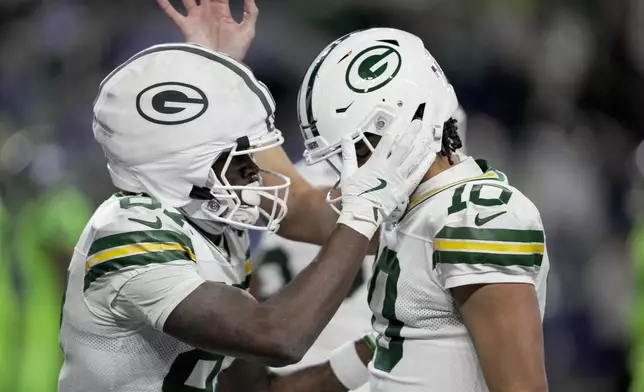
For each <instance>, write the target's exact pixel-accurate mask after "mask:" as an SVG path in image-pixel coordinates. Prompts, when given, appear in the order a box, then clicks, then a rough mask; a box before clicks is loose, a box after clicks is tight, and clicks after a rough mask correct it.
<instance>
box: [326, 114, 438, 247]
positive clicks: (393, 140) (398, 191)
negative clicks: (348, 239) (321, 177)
mask: <svg viewBox="0 0 644 392" xmlns="http://www.w3.org/2000/svg"><path fill="white" fill-rule="evenodd" d="M400 126H406V127H407V129H406V130H404V131H403V132H399V130H400ZM397 136H398V137H397ZM432 139H433V135H431V133H430V132H427V131H424V132H423V126H422V122H421V120H414V121H412V123H411V124H407V125H403V124H398V126H393V127H391V129H390V131H389V132H387V133H386V134H385V135H384V136H383V137H382V139H381V140H380V142H379V143H378V147H376V149H375V150H374V152H373V155H372V156H371V157H370V158H369V160H368V161H367V163H365V164H364V165H363V166H362V167H361V168H359V169H358V163H357V159H356V152H355V144H354V141H353V140H352V139H351V138H348V137H347V138H344V139H343V140H342V214H341V215H340V219H339V220H338V223H342V224H345V225H347V226H349V227H351V228H353V229H354V230H356V231H358V232H360V233H361V234H363V235H364V236H366V237H367V238H371V237H372V236H373V234H374V233H375V232H376V230H377V229H378V227H379V226H380V224H381V223H382V222H383V220H384V219H386V218H387V217H389V215H391V214H392V213H393V212H394V210H395V209H396V207H398V206H399V205H401V204H404V203H405V202H406V201H407V200H408V199H409V196H410V194H411V193H412V192H413V191H414V189H416V187H417V186H418V184H419V183H420V181H421V179H422V178H423V176H424V175H425V173H426V172H427V170H428V169H429V165H431V160H430V159H429V155H430V154H433V153H432V152H431V150H430V148H429V146H430V142H431V141H432Z"/></svg>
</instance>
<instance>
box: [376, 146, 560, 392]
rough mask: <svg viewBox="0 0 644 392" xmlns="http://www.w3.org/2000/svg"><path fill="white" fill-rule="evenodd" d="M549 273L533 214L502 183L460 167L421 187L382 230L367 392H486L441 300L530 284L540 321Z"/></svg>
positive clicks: (479, 165)
mask: <svg viewBox="0 0 644 392" xmlns="http://www.w3.org/2000/svg"><path fill="white" fill-rule="evenodd" d="M548 269H549V261H548V255H547V252H546V247H545V236H544V231H543V225H542V222H541V218H540V216H539V212H538V210H537V208H536V207H535V206H534V204H532V202H530V200H528V198H527V197H525V196H524V195H523V194H522V193H521V192H519V191H518V190H517V189H516V188H514V187H512V186H510V185H508V183H507V181H506V179H505V176H504V175H503V173H500V172H498V171H495V170H492V169H490V168H489V167H487V164H486V163H485V161H482V160H480V161H475V160H474V159H472V158H466V159H464V160H463V161H462V162H461V163H460V164H458V165H456V166H454V167H452V168H450V169H448V170H446V171H445V172H442V173H440V174H439V175H437V176H435V177H433V178H431V179H430V180H428V181H427V182H425V183H423V184H421V185H420V187H419V188H418V190H417V191H416V193H415V194H414V196H413V197H412V201H411V202H410V205H409V208H408V210H407V212H406V214H405V215H404V216H403V218H402V220H401V221H400V222H398V224H397V225H392V226H389V227H387V228H386V230H384V232H383V234H382V236H381V243H380V249H379V252H378V261H377V263H376V265H375V266H374V272H373V277H372V279H371V281H370V286H369V304H370V306H371V309H372V311H373V313H374V323H373V326H374V329H375V330H376V332H377V333H378V334H379V335H378V338H377V340H376V342H377V345H376V346H377V347H376V354H375V356H374V360H373V361H372V363H371V364H370V371H371V379H370V386H371V391H372V392H385V391H386V392H398V391H405V392H421V391H422V392H487V391H488V388H487V386H486V384H485V380H484V378H483V374H482V372H481V369H480V365H479V361H478V359H477V355H476V351H475V349H474V346H473V344H472V341H471V339H470V336H469V334H468V332H467V328H466V326H465V324H464V323H463V320H462V318H461V315H460V313H459V310H458V305H457V304H456V302H455V300H454V299H453V297H452V296H451V295H450V291H449V290H450V289H451V288H454V287H459V286H464V285H470V284H487V283H501V282H506V283H510V282H512V283H526V284H531V285H533V286H534V287H535V289H536V292H537V295H538V298H539V307H540V310H541V317H542V320H543V312H544V309H545V302H546V278H547V275H548Z"/></svg>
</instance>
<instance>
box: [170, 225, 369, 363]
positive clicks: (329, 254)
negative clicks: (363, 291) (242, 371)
mask: <svg viewBox="0 0 644 392" xmlns="http://www.w3.org/2000/svg"><path fill="white" fill-rule="evenodd" d="M368 246H369V241H368V240H367V238H366V237H365V236H363V235H362V234H360V233H358V232H356V231H354V230H353V229H351V228H349V227H347V226H344V225H337V226H336V227H335V229H334V230H333V232H332V233H331V236H330V237H329V240H328V242H327V243H326V244H325V245H324V246H323V247H322V249H321V250H320V253H318V255H317V257H316V258H315V259H314V260H313V261H312V262H311V263H310V264H309V265H308V266H307V267H306V268H305V269H304V270H303V271H302V272H300V273H299V274H298V276H297V277H296V278H295V279H294V280H293V281H292V282H291V283H289V284H288V285H286V287H284V289H282V290H281V291H280V292H279V293H278V294H276V295H274V296H273V297H271V298H269V299H268V300H266V301H264V302H262V303H259V302H257V301H256V300H255V299H254V298H253V297H252V296H251V295H250V294H248V293H246V292H245V291H243V290H240V289H237V288H235V287H232V286H228V285H224V284H219V283H214V282H205V283H203V284H202V285H201V286H199V287H198V288H197V289H196V290H195V291H193V292H192V293H191V294H190V295H188V297H186V298H185V299H184V300H183V301H182V302H181V303H180V304H179V305H177V307H176V308H175V309H174V310H173V311H172V313H171V314H170V316H168V319H167V321H166V323H165V325H164V332H166V333H167V334H169V335H171V336H173V337H175V338H177V339H179V340H181V341H183V342H185V343H187V344H189V345H191V346H193V347H195V348H198V349H201V350H205V351H211V352H216V353H219V354H225V355H228V356H232V357H235V358H241V359H247V360H251V361H256V362H260V363H264V364H267V365H270V366H285V365H289V364H292V363H296V362H298V361H299V360H300V359H301V358H302V357H303V356H304V354H305V353H306V351H307V350H308V349H309V347H311V345H312V344H313V342H314V341H315V339H316V338H317V337H318V335H319V334H320V333H321V332H322V330H323V328H324V326H326V324H327V323H328V322H329V320H330V319H331V317H332V316H333V314H334V313H335V312H336V310H337V309H338V307H339V306H340V304H341V303H342V301H343V300H344V298H345V297H346V295H347V293H348V292H349V289H350V288H351V283H352V282H353V280H354V278H355V275H356V274H357V273H358V271H359V270H360V266H361V264H362V260H363V259H364V257H365V254H366V252H367V248H368Z"/></svg>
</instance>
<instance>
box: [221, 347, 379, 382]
mask: <svg viewBox="0 0 644 392" xmlns="http://www.w3.org/2000/svg"><path fill="white" fill-rule="evenodd" d="M355 347H356V351H357V352H358V356H359V357H360V359H361V360H362V362H363V363H364V364H365V366H366V364H368V363H369V361H371V358H372V356H373V352H372V351H371V349H370V348H369V347H368V346H367V345H366V344H365V343H364V341H363V340H359V341H357V342H356V343H355ZM218 382H219V388H220V391H221V392H236V391H245V392H344V391H346V390H347V388H345V387H344V385H342V384H341V383H340V381H338V379H337V378H336V376H335V374H334V373H333V370H332V369H331V365H329V362H328V361H327V362H323V363H320V364H317V365H314V366H310V367H307V368H304V369H300V370H298V371H295V372H293V373H291V374H286V375H278V374H275V373H271V372H270V371H269V370H268V369H267V368H266V367H265V366H262V365H260V364H257V363H252V362H248V361H244V360H236V361H235V362H233V364H232V365H231V366H230V367H229V368H228V369H227V370H226V371H224V372H223V373H221V374H220V375H219V378H218Z"/></svg>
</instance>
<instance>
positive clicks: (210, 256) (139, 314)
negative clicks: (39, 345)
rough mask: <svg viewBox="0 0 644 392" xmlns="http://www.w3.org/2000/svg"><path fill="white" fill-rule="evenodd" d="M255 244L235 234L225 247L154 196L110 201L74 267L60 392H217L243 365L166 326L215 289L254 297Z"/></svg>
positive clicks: (65, 308)
mask: <svg viewBox="0 0 644 392" xmlns="http://www.w3.org/2000/svg"><path fill="white" fill-rule="evenodd" d="M248 245H249V242H248V236H247V234H246V233H245V232H238V231H235V230H233V229H227V231H226V232H224V235H223V236H221V243H220V244H217V246H215V244H213V243H212V242H210V240H208V239H206V237H204V236H202V235H201V234H200V233H199V232H198V231H197V230H196V229H194V228H193V227H192V226H191V225H190V224H189V223H187V222H186V221H185V219H184V218H183V216H182V215H181V214H180V213H179V212H178V211H177V210H175V209H174V208H170V207H165V206H163V205H162V204H161V203H159V202H158V201H157V200H155V199H152V198H150V197H147V196H143V195H137V196H124V195H114V196H113V197H111V198H110V199H108V200H107V201H105V202H104V203H103V204H102V205H101V206H100V207H99V208H98V210H97V211H96V212H95V213H94V215H93V216H92V218H91V220H90V222H89V223H88V224H87V226H86V227H85V230H84V231H83V234H82V235H81V238H80V240H79V241H78V244H77V245H76V248H75V250H74V255H73V257H72V260H71V263H70V265H69V270H68V283H67V289H66V292H65V301H64V305H63V312H62V320H61V329H60V344H61V347H62V349H63V352H64V355H65V363H64V365H63V368H62V370H61V372H60V377H59V386H58V387H59V391H61V392H75V391H78V392H81V391H92V392H108V391H109V392H117V391H118V392H130V391H131V392H146V391H150V392H162V391H163V392H165V391H173V392H180V391H213V390H214V389H215V386H216V382H217V374H218V373H219V372H220V371H222V370H224V369H226V368H227V367H228V366H230V364H231V363H232V361H233V358H230V357H224V356H222V355H217V354H212V353H207V352H204V351H200V350H195V349H194V348H192V347H190V346H188V345H186V344H184V343H182V342H180V341H178V340H176V339H174V338H172V337H171V336H169V335H167V334H165V333H163V332H162V330H163V325H164V323H165V320H166V319H167V317H168V316H169V315H170V313H171V312H172V310H173V309H174V308H175V307H176V306H177V305H178V304H179V303H180V302H181V301H182V300H183V299H184V298H185V297H186V296H188V294H190V293H191V292H192V291H193V290H195V289H196V288H197V287H198V286H199V285H201V284H202V283H203V282H204V281H206V280H209V281H216V282H221V283H225V284H230V285H235V286H237V287H240V288H243V289H244V288H245V287H246V286H247V284H248V279H249V277H250V264H249V263H248V262H247V257H246V256H247V249H248Z"/></svg>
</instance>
